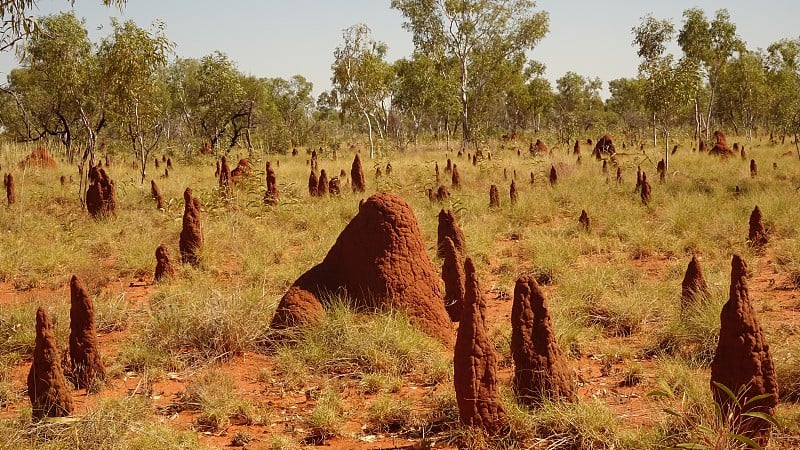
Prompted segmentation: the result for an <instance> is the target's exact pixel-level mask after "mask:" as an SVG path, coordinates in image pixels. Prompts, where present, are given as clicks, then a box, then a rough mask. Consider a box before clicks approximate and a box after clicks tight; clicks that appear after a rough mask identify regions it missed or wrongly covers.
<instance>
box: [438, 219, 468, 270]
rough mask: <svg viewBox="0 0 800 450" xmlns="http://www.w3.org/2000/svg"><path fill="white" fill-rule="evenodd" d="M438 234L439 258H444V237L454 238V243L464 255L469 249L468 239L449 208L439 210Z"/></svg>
mask: <svg viewBox="0 0 800 450" xmlns="http://www.w3.org/2000/svg"><path fill="white" fill-rule="evenodd" d="M436 234H437V240H436V243H437V245H436V248H437V254H438V255H439V258H444V253H443V250H442V247H443V246H444V239H445V238H448V237H449V238H450V239H452V240H453V244H455V246H456V250H458V253H459V254H461V255H464V254H465V252H466V251H467V239H466V238H465V237H464V232H463V231H461V227H459V226H458V222H456V217H455V216H454V215H453V211H450V210H449V209H448V210H447V211H445V210H444V209H442V210H441V211H439V225H438V227H437V230H436Z"/></svg>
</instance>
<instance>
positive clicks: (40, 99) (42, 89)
mask: <svg viewBox="0 0 800 450" xmlns="http://www.w3.org/2000/svg"><path fill="white" fill-rule="evenodd" d="M19 55H20V63H21V64H22V67H19V68H16V69H14V70H13V71H12V73H11V75H10V76H9V84H8V86H6V87H4V88H2V89H3V90H4V92H5V93H7V94H9V95H10V96H11V97H13V99H14V103H15V104H16V108H14V109H13V110H11V111H6V113H5V114H4V115H8V114H10V115H12V116H16V120H15V119H14V118H12V117H6V118H5V119H4V123H6V124H7V125H8V124H15V125H16V126H12V128H11V129H13V130H14V133H15V134H16V135H17V138H19V139H22V140H36V139H39V138H41V137H43V136H47V135H50V136H57V137H58V138H59V140H60V141H61V143H62V144H63V145H64V148H65V153H66V155H67V158H68V159H69V161H70V162H73V159H74V153H75V152H74V143H75V142H76V140H77V141H79V142H82V143H84V144H85V145H86V147H85V150H86V152H85V153H87V154H91V151H92V150H93V148H94V144H95V140H96V134H97V133H98V132H99V131H100V130H101V129H102V128H103V126H104V125H105V123H106V121H105V120H104V117H105V116H104V93H103V91H102V90H101V89H99V86H97V85H96V83H94V78H95V77H96V75H97V63H96V56H95V54H94V50H93V48H92V43H91V41H90V40H89V37H88V33H87V31H86V28H85V26H84V23H83V22H82V21H80V20H78V19H77V17H75V15H74V14H73V13H61V14H57V15H51V16H47V17H44V18H43V19H41V21H40V25H39V26H37V27H36V28H35V29H34V30H32V31H31V33H30V35H29V36H28V39H27V40H26V41H25V43H24V44H23V45H22V46H21V47H20V51H19Z"/></svg>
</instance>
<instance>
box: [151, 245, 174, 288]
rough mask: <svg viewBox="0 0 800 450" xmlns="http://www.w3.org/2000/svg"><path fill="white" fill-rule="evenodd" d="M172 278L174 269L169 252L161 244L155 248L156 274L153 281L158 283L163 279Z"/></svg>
mask: <svg viewBox="0 0 800 450" xmlns="http://www.w3.org/2000/svg"><path fill="white" fill-rule="evenodd" d="M174 276H175V267H174V266H173V265H172V260H171V259H170V257H169V250H168V249H167V246H166V245H164V244H161V245H159V246H158V248H156V272H155V276H154V277H153V281H154V282H159V281H161V280H163V279H164V278H173V277H174Z"/></svg>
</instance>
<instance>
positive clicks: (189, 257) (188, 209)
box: [179, 188, 203, 265]
mask: <svg viewBox="0 0 800 450" xmlns="http://www.w3.org/2000/svg"><path fill="white" fill-rule="evenodd" d="M183 201H184V208H183V229H181V238H180V242H179V248H180V252H181V261H183V263H184V264H187V263H188V264H192V265H197V264H199V263H200V249H201V248H202V247H203V231H202V226H201V224H200V200H198V199H197V197H194V196H193V195H192V190H191V189H190V188H186V190H185V191H183Z"/></svg>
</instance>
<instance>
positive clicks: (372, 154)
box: [364, 110, 375, 159]
mask: <svg viewBox="0 0 800 450" xmlns="http://www.w3.org/2000/svg"><path fill="white" fill-rule="evenodd" d="M364 117H365V118H366V119H367V129H368V130H369V159H374V158H375V143H374V141H373V139H372V120H370V118H369V114H367V111H366V110H364Z"/></svg>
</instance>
